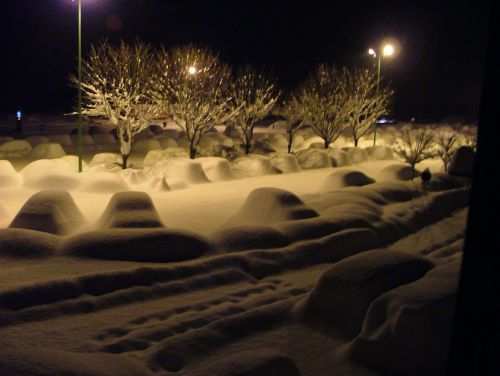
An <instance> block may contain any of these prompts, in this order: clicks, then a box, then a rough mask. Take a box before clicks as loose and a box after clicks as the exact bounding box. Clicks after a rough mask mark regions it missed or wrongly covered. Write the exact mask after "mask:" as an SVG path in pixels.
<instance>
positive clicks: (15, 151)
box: [0, 140, 32, 159]
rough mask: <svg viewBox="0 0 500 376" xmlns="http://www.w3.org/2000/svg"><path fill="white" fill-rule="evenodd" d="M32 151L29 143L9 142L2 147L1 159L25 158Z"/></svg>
mask: <svg viewBox="0 0 500 376" xmlns="http://www.w3.org/2000/svg"><path fill="white" fill-rule="evenodd" d="M31 149H32V148H31V145H30V143H29V142H28V141H25V140H12V141H7V142H5V143H3V144H2V145H0V159H11V158H24V157H26V156H28V155H29V153H31Z"/></svg>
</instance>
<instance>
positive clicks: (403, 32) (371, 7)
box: [0, 0, 490, 119]
mask: <svg viewBox="0 0 500 376" xmlns="http://www.w3.org/2000/svg"><path fill="white" fill-rule="evenodd" d="M2 5H3V7H2V8H3V9H2V12H1V13H0V14H1V16H0V17H1V20H0V21H1V22H0V24H1V26H0V28H1V35H2V37H1V38H2V46H3V47H4V48H3V50H4V53H5V57H4V61H2V63H1V64H2V65H3V68H2V70H1V72H2V73H1V85H0V90H1V94H2V98H3V100H2V102H1V104H0V113H8V114H14V113H15V111H16V110H17V109H18V108H21V109H22V110H23V111H24V113H35V112H38V113H65V112H70V111H71V110H72V104H73V103H74V98H75V90H74V89H72V88H70V87H69V86H68V82H67V76H68V74H70V73H72V72H74V71H75V68H76V52H77V43H76V36H77V33H76V30H77V29H76V5H75V4H73V3H72V2H71V0H41V1H37V2H33V1H30V0H15V1H14V0H7V1H6V2H4V3H3V4H2ZM489 5H490V2H489V1H476V2H474V3H470V2H465V1H464V2H451V1H447V2H444V3H440V4H432V3H423V4H416V3H415V4H413V3H405V4H403V3H400V2H396V1H379V2H377V3H375V2H371V3H366V4H365V3H363V2H356V3H355V4H332V3H327V2H319V3H317V4H316V5H315V4H308V3H307V4H306V3H304V2H294V3H289V2H286V1H273V2H269V3H264V2H241V3H237V4H236V5H235V3H232V2H227V1H220V2H217V4H213V3H208V2H197V1H192V0H191V1H169V2H168V3H167V2H166V1H161V0H128V1H123V0H121V1H120V0H89V1H88V2H87V3H86V4H84V7H83V8H84V9H83V38H84V40H83V53H84V56H85V55H86V51H87V50H88V48H89V46H90V45H91V44H92V43H96V42H98V41H99V40H102V39H103V38H107V39H109V40H110V41H111V42H113V43H116V42H118V41H119V40H120V39H124V40H126V41H133V40H135V39H136V38H139V39H141V40H143V41H145V42H149V43H151V44H152V45H153V46H159V45H161V44H163V45H166V46H173V45H179V44H184V43H189V42H193V43H195V44H201V45H205V46H208V47H210V48H212V49H213V50H215V51H218V52H219V53H220V55H221V58H222V59H223V60H224V61H226V62H227V63H229V64H230V65H231V66H232V67H233V68H238V67H239V66H241V65H243V64H246V63H251V64H253V65H255V66H257V67H259V68H263V69H265V70H267V71H271V72H273V73H274V74H275V76H276V77H277V78H278V80H279V84H280V85H281V87H282V88H283V89H285V90H290V89H292V88H293V87H295V86H297V85H299V84H300V82H301V81H302V80H304V79H305V78H306V77H307V76H308V75H309V74H310V73H311V72H312V71H313V70H314V68H315V67H316V66H317V65H318V64H319V63H321V62H326V63H329V64H332V65H336V66H369V65H370V64H372V63H373V61H372V60H371V59H370V56H369V55H368V54H367V50H368V48H369V47H373V46H375V45H376V44H377V42H380V41H382V40H383V39H384V38H386V37H393V38H396V39H397V40H398V41H399V43H400V44H401V52H400V53H399V55H398V56H397V57H395V58H394V59H391V60H386V61H384V62H383V67H382V68H383V72H382V74H383V76H384V78H385V79H386V80H387V81H390V82H391V83H392V85H393V86H394V88H395V89H396V102H395V105H394V113H393V115H395V116H396V117H411V116H416V117H418V118H426V117H427V118H430V117H432V118H442V117H445V116H463V117H466V118H469V119H471V118H475V117H476V116H477V113H478V108H479V100H480V90H481V84H482V75H483V62H484V56H485V48H486V37H487V30H488V21H489V20H488V11H489Z"/></svg>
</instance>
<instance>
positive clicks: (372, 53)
mask: <svg viewBox="0 0 500 376" xmlns="http://www.w3.org/2000/svg"><path fill="white" fill-rule="evenodd" d="M368 53H369V54H370V55H373V57H375V56H377V54H376V53H375V51H374V50H373V48H370V49H368Z"/></svg>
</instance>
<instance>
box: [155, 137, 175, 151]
mask: <svg viewBox="0 0 500 376" xmlns="http://www.w3.org/2000/svg"><path fill="white" fill-rule="evenodd" d="M156 141H158V142H159V143H160V146H161V147H162V148H163V149H170V148H176V147H177V141H175V140H174V139H173V138H170V137H161V138H157V139H156Z"/></svg>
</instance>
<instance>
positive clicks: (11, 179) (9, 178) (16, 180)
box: [0, 160, 21, 188]
mask: <svg viewBox="0 0 500 376" xmlns="http://www.w3.org/2000/svg"><path fill="white" fill-rule="evenodd" d="M20 184H21V178H20V177H19V174H18V173H17V171H16V170H15V169H14V166H12V163H10V162H9V161H6V160H0V188H10V187H17V186H18V185H20Z"/></svg>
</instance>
